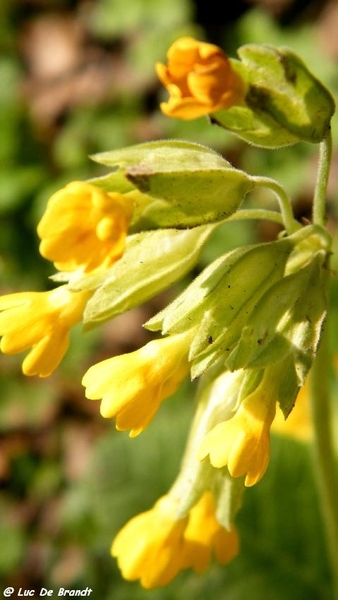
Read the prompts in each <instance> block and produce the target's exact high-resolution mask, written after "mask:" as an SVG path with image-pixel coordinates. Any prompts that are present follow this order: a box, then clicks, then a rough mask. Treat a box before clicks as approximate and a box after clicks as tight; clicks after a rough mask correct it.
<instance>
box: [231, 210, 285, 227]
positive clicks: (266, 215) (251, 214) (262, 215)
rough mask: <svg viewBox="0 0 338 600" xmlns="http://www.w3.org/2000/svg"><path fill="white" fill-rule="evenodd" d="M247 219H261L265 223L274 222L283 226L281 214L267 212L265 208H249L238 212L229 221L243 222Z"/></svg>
mask: <svg viewBox="0 0 338 600" xmlns="http://www.w3.org/2000/svg"><path fill="white" fill-rule="evenodd" d="M245 219H261V220H265V221H273V222H274V223H278V224H279V225H283V218H282V215H281V214H280V213H279V212H276V211H275V210H265V209H263V208H249V209H247V210H246V209H243V210H238V211H237V212H235V213H233V214H232V215H230V217H228V218H227V221H241V220H245Z"/></svg>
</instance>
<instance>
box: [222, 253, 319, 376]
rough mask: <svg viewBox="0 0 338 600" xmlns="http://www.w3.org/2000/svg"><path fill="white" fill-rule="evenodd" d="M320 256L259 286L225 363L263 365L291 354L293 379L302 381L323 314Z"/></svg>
mask: <svg viewBox="0 0 338 600" xmlns="http://www.w3.org/2000/svg"><path fill="white" fill-rule="evenodd" d="M326 258H327V255H326V252H325V251H324V250H321V251H319V252H317V253H316V254H315V255H314V256H313V258H312V260H311V261H310V262H309V264H308V265H307V266H305V267H303V268H302V269H300V270H299V271H298V272H296V273H292V274H291V275H288V276H286V277H284V278H283V279H281V280H280V281H277V282H276V283H275V284H274V285H272V286H271V287H270V288H269V289H268V290H267V291H266V292H265V294H264V295H263V297H262V298H261V299H260V301H259V302H258V303H257V306H256V308H255V310H254V311H253V312H252V314H251V315H250V316H249V318H248V320H247V322H246V325H245V327H244V328H243V331H242V333H241V337H240V339H239V341H238V344H236V346H235V347H234V349H233V350H232V352H231V353H230V354H229V356H228V357H227V359H226V366H227V367H228V368H229V369H231V370H232V369H239V368H263V367H266V366H267V365H269V364H271V363H274V362H277V361H280V360H283V359H286V358H287V357H288V356H291V357H292V361H293V363H294V368H295V373H296V375H297V381H298V385H299V386H301V385H303V384H304V382H305V378H306V376H307V374H308V371H309V370H310V368H311V365H312V362H313V360H314V358H315V355H316V351H317V347H318V344H319V341H320V337H321V331H322V327H323V323H324V320H325V317H326V311H327V294H326V287H325V271H326Z"/></svg>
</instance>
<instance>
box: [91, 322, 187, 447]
mask: <svg viewBox="0 0 338 600" xmlns="http://www.w3.org/2000/svg"><path fill="white" fill-rule="evenodd" d="M189 341H190V336H187V334H186V333H184V334H179V335H173V336H168V337H166V338H161V339H158V340H153V341H151V342H149V343H148V344H146V345H145V346H143V347H142V348H140V349H139V350H136V351H134V352H130V353H129V354H123V355H121V356H114V357H113V358H108V359H106V360H104V361H101V362H99V363H97V364H96V365H93V366H92V367H90V368H89V370H88V371H87V373H85V375H84V377H83V380H82V383H83V385H84V386H85V388H86V397H87V398H89V399H90V400H99V399H102V402H101V409H100V411H101V415H102V416H103V417H106V418H111V417H116V428H117V429H118V430H120V431H124V430H126V429H130V430H131V431H130V437H135V436H136V435H138V434H139V433H141V431H143V430H144V429H145V428H146V427H147V425H148V424H149V423H150V421H151V420H152V419H153V417H154V416H155V413H156V411H157V409H158V407H159V405H160V404H161V402H162V401H163V400H165V399H166V398H168V397H169V396H171V395H172V394H173V393H174V392H175V391H176V389H177V388H178V386H179V384H180V383H181V381H182V380H183V379H184V378H185V377H186V375H187V374H188V372H189V363H188V352H189Z"/></svg>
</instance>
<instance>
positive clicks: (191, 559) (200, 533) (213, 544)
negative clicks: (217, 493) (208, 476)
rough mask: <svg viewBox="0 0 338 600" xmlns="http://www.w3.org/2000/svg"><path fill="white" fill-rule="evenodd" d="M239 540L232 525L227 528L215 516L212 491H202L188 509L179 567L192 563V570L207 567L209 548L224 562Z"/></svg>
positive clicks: (232, 553) (197, 570)
mask: <svg viewBox="0 0 338 600" xmlns="http://www.w3.org/2000/svg"><path fill="white" fill-rule="evenodd" d="M238 549H239V542H238V534H237V531H236V529H235V528H233V529H232V530H231V531H227V529H225V528H224V527H222V526H221V525H220V523H219V522H218V521H217V519H216V516H215V504H214V499H213V495H212V493H211V492H210V491H206V492H205V493H204V494H203V496H202V497H201V498H200V500H199V501H198V502H197V504H196V505H195V506H194V507H193V508H192V509H191V510H190V512H189V521H188V524H187V526H186V528H185V531H184V549H183V553H182V554H183V556H182V568H187V567H192V568H193V569H194V571H195V572H196V573H202V572H203V571H205V569H207V568H208V566H209V563H210V560H211V555H212V552H214V554H215V558H216V560H217V562H219V563H220V564H222V565H224V564H226V563H228V562H230V561H231V560H232V559H233V558H234V557H235V556H236V554H238Z"/></svg>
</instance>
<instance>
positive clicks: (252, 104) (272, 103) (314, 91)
mask: <svg viewBox="0 0 338 600" xmlns="http://www.w3.org/2000/svg"><path fill="white" fill-rule="evenodd" d="M238 55H239V57H240V59H241V60H240V61H238V60H236V59H231V65H232V67H233V69H234V70H235V71H236V72H237V73H238V74H239V76H240V77H241V79H242V80H243V82H244V84H245V86H246V95H245V100H244V103H243V104H242V105H238V106H233V107H231V108H230V109H228V110H223V111H217V112H216V113H213V115H212V117H211V119H212V121H214V122H215V123H217V124H218V125H221V126H223V127H225V128H226V129H229V130H230V131H232V132H233V133H236V134H237V135H239V136H240V137H242V138H243V139H245V140H246V141H248V142H250V143H252V144H254V145H257V146H261V147H267V148H276V147H281V146H287V145H290V144H294V143H296V142H300V141H305V142H312V143H318V142H320V141H322V140H323V139H324V137H325V136H326V134H327V131H328V129H329V127H330V121H331V118H332V115H333V114H334V111H335V103H334V100H333V98H332V96H331V94H330V93H329V92H328V90H327V89H326V88H325V87H324V86H323V85H322V83H321V82H319V81H318V79H317V78H316V77H314V75H313V74H312V73H311V72H310V71H309V70H308V68H307V67H306V65H305V64H304V63H303V62H302V60H301V59H300V58H299V57H298V56H297V55H296V54H294V53H293V52H292V51H291V50H289V49H288V48H284V47H281V48H275V47H273V46H271V45H268V44H261V45H258V44H248V45H245V46H241V47H240V48H239V49H238Z"/></svg>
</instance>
